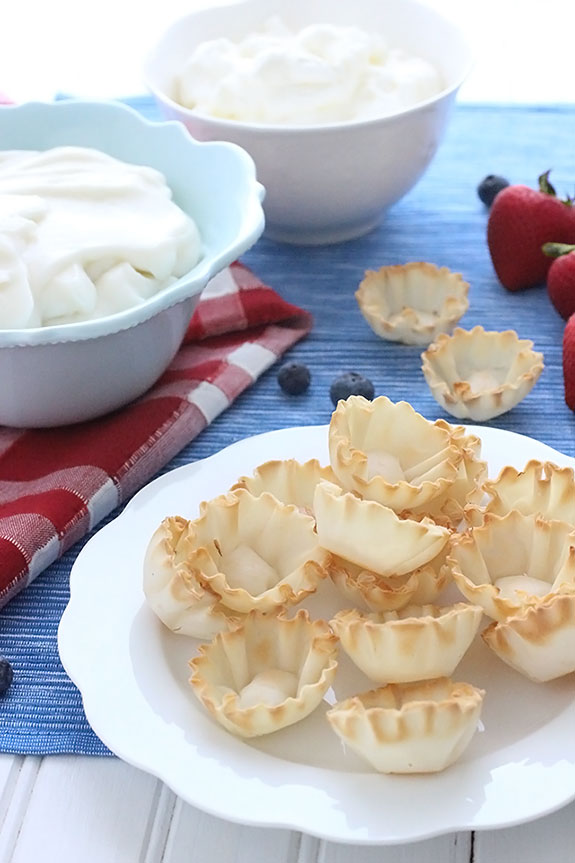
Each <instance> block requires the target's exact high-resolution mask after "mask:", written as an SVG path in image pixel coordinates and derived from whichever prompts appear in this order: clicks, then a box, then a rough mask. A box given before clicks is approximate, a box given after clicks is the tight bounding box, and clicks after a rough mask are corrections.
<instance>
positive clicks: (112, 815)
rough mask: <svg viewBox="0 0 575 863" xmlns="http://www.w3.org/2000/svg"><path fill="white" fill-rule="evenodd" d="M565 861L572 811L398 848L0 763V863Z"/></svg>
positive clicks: (120, 776) (25, 762)
mask: <svg viewBox="0 0 575 863" xmlns="http://www.w3.org/2000/svg"><path fill="white" fill-rule="evenodd" d="M38 860H41V861H42V863H80V861H82V863H204V861H205V863H207V861H210V863H268V861H269V863H542V861H546V863H573V860H575V803H574V804H572V805H570V806H568V807H566V808H564V809H562V810H561V811H559V812H557V813H555V814H553V815H550V816H547V817H546V818H543V819H540V820H538V821H534V822H531V823H529V824H524V825H522V826H519V827H514V828H510V829H504V830H496V831H486V832H482V833H475V834H474V835H472V834H469V833H457V834H449V835H447V836H441V837H438V838H435V839H429V840H425V841H422V842H417V843H413V844H410V845H400V846H380V847H374V846H371V847H370V846H353V845H339V844H334V843H331V842H324V841H321V840H318V839H314V838H312V837H310V836H306V835H302V834H300V833H296V832H290V831H287V830H274V829H260V828H255V827H244V826H241V825H238V824H232V823H228V822H225V821H221V820H220V819H218V818H213V817H212V816H210V815H205V814H204V813H202V812H200V811H199V810H197V809H194V808H193V807H192V806H189V805H187V804H186V803H182V801H181V800H179V799H178V798H177V797H175V795H174V794H172V793H171V792H170V791H168V789H167V788H166V787H165V786H164V785H163V784H162V783H161V782H159V781H158V780H157V779H154V778H153V777H152V776H149V775H147V774H145V773H142V772H141V771H139V770H136V769H135V768H133V767H130V766H129V765H127V764H124V763H123V762H122V761H119V760H116V759H112V758H89V757H85V758H78V757H74V756H48V757H45V758H36V757H27V758H23V757H21V756H16V757H12V756H8V755H3V756H0V863H35V861H38Z"/></svg>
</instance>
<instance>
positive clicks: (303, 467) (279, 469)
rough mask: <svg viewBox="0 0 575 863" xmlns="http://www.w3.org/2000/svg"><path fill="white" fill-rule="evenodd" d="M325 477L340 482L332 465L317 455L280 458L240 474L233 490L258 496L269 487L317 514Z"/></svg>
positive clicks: (311, 512) (300, 507) (278, 494)
mask: <svg viewBox="0 0 575 863" xmlns="http://www.w3.org/2000/svg"><path fill="white" fill-rule="evenodd" d="M321 480H327V481H328V482H337V479H336V477H335V474H334V473H333V471H332V469H331V467H329V465H328V466H326V467H322V465H320V463H319V461H318V460H317V459H310V460H309V461H306V462H299V461H297V460H296V459H294V458H291V459H285V460H280V459H276V460H274V461H267V462H265V464H261V465H259V466H258V467H257V468H256V469H255V470H254V472H253V474H252V475H251V476H242V477H240V478H239V479H238V481H237V482H236V483H235V484H234V485H233V486H232V488H231V491H236V490H237V489H239V488H245V489H247V491H249V492H250V494H253V495H255V496H257V495H260V494H262V493H263V492H266V491H267V492H269V493H270V494H273V495H274V497H276V498H277V499H278V500H279V501H281V502H282V503H286V504H293V505H294V506H297V507H299V509H302V510H303V511H304V512H308V513H310V514H313V496H314V492H315V487H316V485H317V484H318V482H321Z"/></svg>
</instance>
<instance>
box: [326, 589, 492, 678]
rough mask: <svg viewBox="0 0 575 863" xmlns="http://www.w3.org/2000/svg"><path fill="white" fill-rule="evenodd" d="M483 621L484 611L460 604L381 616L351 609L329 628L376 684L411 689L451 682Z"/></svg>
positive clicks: (353, 660)
mask: <svg viewBox="0 0 575 863" xmlns="http://www.w3.org/2000/svg"><path fill="white" fill-rule="evenodd" d="M482 617H483V609H482V608H481V607H480V606H477V605H468V604H467V603H465V602H458V603H455V604H454V605H447V606H444V607H440V606H437V605H424V606H415V605H409V606H406V607H405V608H403V609H400V610H398V611H385V612H379V613H373V612H372V613H362V612H361V611H359V610H358V609H351V610H349V611H340V612H338V613H337V614H336V615H335V617H334V618H333V620H332V621H330V625H331V628H332V629H333V631H334V632H335V634H336V635H337V636H338V637H339V640H340V642H341V646H342V647H343V649H344V650H345V652H346V653H347V655H348V656H349V658H350V659H351V660H352V662H353V663H354V664H355V665H357V667H358V668H359V669H361V671H363V673H364V674H365V675H367V677H369V679H370V680H373V681H374V683H411V682H414V681H416V680H431V679H433V678H435V677H449V676H450V675H451V673H452V672H453V671H454V670H455V668H456V667H457V666H458V665H459V663H460V662H461V660H462V658H463V656H464V655H465V653H466V652H467V650H468V649H469V647H470V645H471V642H472V641H473V639H474V638H475V636H476V634H477V630H478V628H479V624H480V623H481V619H482Z"/></svg>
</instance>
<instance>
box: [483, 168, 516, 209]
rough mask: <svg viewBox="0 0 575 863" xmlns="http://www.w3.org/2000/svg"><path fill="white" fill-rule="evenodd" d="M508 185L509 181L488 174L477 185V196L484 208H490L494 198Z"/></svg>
mask: <svg viewBox="0 0 575 863" xmlns="http://www.w3.org/2000/svg"><path fill="white" fill-rule="evenodd" d="M508 185H509V180H506V179H505V177H498V176H497V174H488V175H487V177H485V178H484V179H483V180H482V181H481V182H480V184H479V185H478V187H477V194H478V195H479V197H480V199H481V200H482V201H483V203H484V204H485V206H486V207H490V206H491V205H492V203H493V201H494V200H495V196H496V195H497V194H499V192H500V191H501V189H505V188H506V186H508Z"/></svg>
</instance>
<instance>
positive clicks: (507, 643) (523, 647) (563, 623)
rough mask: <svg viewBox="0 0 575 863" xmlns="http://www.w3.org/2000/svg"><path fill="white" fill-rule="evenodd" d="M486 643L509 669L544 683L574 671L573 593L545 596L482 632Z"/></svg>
mask: <svg viewBox="0 0 575 863" xmlns="http://www.w3.org/2000/svg"><path fill="white" fill-rule="evenodd" d="M481 636H482V638H483V640H484V641H485V643H486V644H487V645H488V646H489V647H490V648H491V650H493V651H494V653H496V654H497V656H498V657H499V658H500V659H502V660H503V661H504V662H506V663H507V665H510V666H511V668H514V669H515V670H516V671H519V672H520V673H521V674H523V675H525V676H526V677H528V678H529V679H530V680H533V681H534V682H536V683H545V682H547V681H548V680H555V679H556V678H557V677H564V676H565V675H566V674H571V673H572V672H574V671H575V592H569V593H559V594H555V595H550V596H547V597H546V598H545V599H544V600H543V601H542V602H540V603H539V604H538V605H535V606H530V607H529V608H526V609H524V610H523V611H522V612H521V613H520V614H517V615H515V616H514V617H509V618H508V619H507V620H506V621H505V622H502V623H495V622H494V623H492V624H490V625H489V626H488V627H487V628H486V629H485V630H484V631H483V632H482V633H481Z"/></svg>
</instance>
